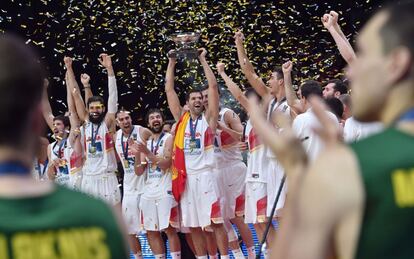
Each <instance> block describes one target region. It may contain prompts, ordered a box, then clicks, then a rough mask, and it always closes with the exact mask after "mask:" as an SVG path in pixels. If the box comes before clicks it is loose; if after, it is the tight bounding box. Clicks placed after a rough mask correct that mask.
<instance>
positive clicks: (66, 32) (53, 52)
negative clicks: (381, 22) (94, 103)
mask: <svg viewBox="0 0 414 259" xmlns="http://www.w3.org/2000/svg"><path fill="white" fill-rule="evenodd" d="M380 3H383V1H370V0H362V1H360V0H357V1H330V2H329V1H328V2H327V1H248V0H233V1H217V0H210V1H206V0H196V1H178V0H164V1H155V0H146V1H139V0H126V1H116V0H109V1H104V0H91V1H76V0H63V1H52V0H41V1H36V0H30V1H16V0H15V1H9V3H7V4H6V3H3V2H2V4H1V8H0V31H1V32H8V31H11V32H14V33H17V34H19V35H21V36H23V37H24V38H25V40H26V44H29V45H31V46H33V47H35V48H36V49H37V50H38V51H39V53H40V54H41V56H42V60H43V61H44V62H45V64H47V68H48V71H49V75H50V79H51V80H50V81H51V86H49V94H50V96H51V97H52V98H51V105H52V108H53V110H54V111H55V113H57V112H62V113H63V112H64V111H65V110H66V106H65V102H66V97H65V89H64V84H63V81H64V80H63V79H64V73H65V71H64V69H63V57H64V56H65V55H69V56H71V57H73V58H74V70H75V73H76V75H77V78H78V83H79V85H80V86H81V83H80V80H79V76H80V74H81V73H88V74H89V75H91V85H92V90H93V92H94V93H95V94H101V95H104V97H105V98H106V97H107V96H106V94H107V90H106V89H107V81H106V75H105V74H104V73H103V70H102V68H101V67H99V66H98V62H97V57H98V55H99V54H100V53H102V52H106V53H108V54H113V55H114V56H113V64H114V69H115V71H116V75H117V82H118V91H119V107H124V108H125V109H127V110H130V111H131V112H132V116H133V118H134V120H135V121H137V120H140V119H142V118H143V117H144V114H145V112H146V111H147V110H148V109H149V108H151V107H160V108H163V109H164V110H165V111H166V112H167V113H169V112H168V107H167V101H166V97H165V94H164V83H165V82H164V77H165V72H166V66H167V63H168V59H167V53H168V51H169V50H171V49H173V48H174V43H173V42H172V41H171V40H170V39H169V35H171V34H172V33H174V32H177V31H199V32H200V33H201V37H200V40H199V42H198V47H205V48H206V49H207V51H208V54H207V59H208V61H209V63H210V65H211V66H212V67H215V64H216V63H217V62H218V61H223V62H225V63H226V64H227V68H226V71H227V72H228V74H229V75H231V76H232V78H233V79H234V80H235V81H236V82H237V83H240V84H243V83H245V79H244V78H243V76H242V74H241V71H240V66H239V63H238V60H237V54H236V48H235V44H234V39H233V35H234V32H235V31H236V30H238V29H241V30H242V31H243V33H244V35H245V37H246V40H245V47H246V49H247V51H248V55H249V58H250V59H251V61H252V63H253V64H254V66H255V68H256V71H257V73H258V74H259V75H260V76H262V77H263V78H267V75H268V74H269V71H270V70H271V69H272V68H273V67H274V66H276V65H281V64H282V63H283V62H285V61H287V60H292V61H293V62H294V69H295V70H296V71H297V78H296V83H300V81H302V80H304V79H316V80H319V81H324V80H326V79H331V78H335V77H341V76H343V74H342V69H343V67H344V66H345V62H344V61H343V60H342V58H341V57H340V55H339V52H338V50H337V49H336V46H335V44H334V42H333V40H332V39H331V37H330V35H329V33H328V32H327V31H326V30H325V29H324V28H323V25H322V24H321V22H320V17H321V16H322V15H323V14H324V13H325V12H329V11H330V10H336V11H338V12H339V14H340V21H339V24H340V25H341V27H342V29H343V31H344V33H345V35H347V37H348V39H351V42H352V41H353V39H354V38H355V34H356V32H357V31H358V30H359V29H360V28H361V26H362V25H363V23H364V22H365V21H366V20H367V18H368V17H369V16H370V14H371V13H372V11H373V10H375V9H376V8H377V7H378V6H379V5H380ZM176 70H177V71H176V90H177V92H179V96H180V99H181V100H182V101H183V99H184V96H185V90H186V89H188V88H189V87H197V86H201V85H203V84H204V83H205V82H204V80H205V79H204V76H203V72H202V68H201V66H200V65H199V64H198V63H195V64H190V63H188V62H184V63H179V64H178V65H177V69H176ZM214 70H215V69H214ZM219 82H220V81H219ZM221 90H222V92H221V102H222V103H223V104H224V105H226V106H230V107H233V108H235V107H237V104H236V102H235V101H234V99H232V98H230V94H229V93H228V92H226V91H225V88H223V87H221Z"/></svg>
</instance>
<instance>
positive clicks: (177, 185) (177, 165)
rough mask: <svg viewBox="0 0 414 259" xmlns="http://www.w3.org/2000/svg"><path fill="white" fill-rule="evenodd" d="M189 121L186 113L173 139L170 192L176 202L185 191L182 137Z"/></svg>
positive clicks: (185, 172) (188, 114) (188, 115)
mask: <svg viewBox="0 0 414 259" xmlns="http://www.w3.org/2000/svg"><path fill="white" fill-rule="evenodd" d="M189 119H190V113H189V112H186V113H184V114H183V116H181V118H180V120H179V121H178V123H177V127H176V130H175V137H174V148H173V154H174V155H173V162H172V192H173V195H174V198H175V200H176V201H177V202H179V201H180V198H181V194H182V193H183V192H184V189H185V181H186V179H187V171H186V169H185V156H184V137H185V129H186V127H187V124H188V121H189Z"/></svg>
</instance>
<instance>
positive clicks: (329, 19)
mask: <svg viewBox="0 0 414 259" xmlns="http://www.w3.org/2000/svg"><path fill="white" fill-rule="evenodd" d="M321 20H322V24H323V26H324V27H325V28H326V29H327V30H328V31H329V33H330V34H331V36H332V38H333V39H334V41H335V43H336V46H337V47H338V50H339V53H341V56H342V57H343V58H344V59H345V61H346V62H347V63H348V64H350V63H352V61H353V60H354V59H355V58H356V55H355V51H354V49H353V48H352V46H351V44H350V43H349V41H348V39H347V38H346V36H345V35H344V33H343V32H342V30H341V27H340V26H339V24H338V13H337V12H335V11H331V12H330V13H329V14H324V15H323V17H322V18H321Z"/></svg>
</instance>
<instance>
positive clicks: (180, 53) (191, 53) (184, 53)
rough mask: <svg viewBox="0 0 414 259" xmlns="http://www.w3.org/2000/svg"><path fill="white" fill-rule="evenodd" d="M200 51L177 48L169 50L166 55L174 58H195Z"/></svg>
mask: <svg viewBox="0 0 414 259" xmlns="http://www.w3.org/2000/svg"><path fill="white" fill-rule="evenodd" d="M200 53H201V51H199V50H197V49H179V50H174V51H171V52H170V53H169V54H168V57H169V58H176V59H196V58H197V57H198V56H199V55H200Z"/></svg>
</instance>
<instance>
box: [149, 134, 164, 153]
mask: <svg viewBox="0 0 414 259" xmlns="http://www.w3.org/2000/svg"><path fill="white" fill-rule="evenodd" d="M163 137H164V132H163V133H161V135H160V137H159V138H158V141H157V144H156V146H155V148H154V139H152V140H151V153H153V154H154V155H156V154H157V151H158V147H159V145H160V142H161V139H162V138H163Z"/></svg>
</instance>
